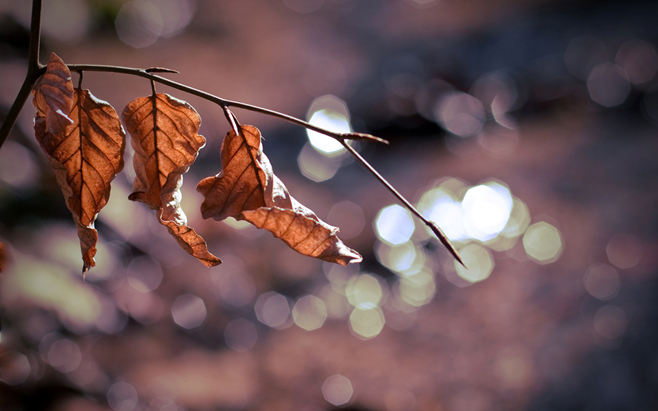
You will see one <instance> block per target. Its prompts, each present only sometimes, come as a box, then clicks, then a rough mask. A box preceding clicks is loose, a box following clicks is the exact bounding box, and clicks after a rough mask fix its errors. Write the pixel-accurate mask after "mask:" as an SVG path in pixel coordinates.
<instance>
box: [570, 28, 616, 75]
mask: <svg viewBox="0 0 658 411" xmlns="http://www.w3.org/2000/svg"><path fill="white" fill-rule="evenodd" d="M609 58H610V56H609V54H608V50H607V47H606V45H605V44H604V43H603V42H602V41H601V40H599V39H597V38H596V37H594V36H591V35H584V36H580V37H576V38H575V39H573V40H571V42H569V45H568V46H567V49H566V51H565V52H564V61H565V63H566V65H567V69H568V70H569V72H570V73H571V74H573V75H574V76H575V77H577V78H579V79H581V80H587V77H589V75H590V73H591V72H592V69H593V68H594V67H596V66H598V65H599V64H603V63H605V62H607V61H608V60H609Z"/></svg>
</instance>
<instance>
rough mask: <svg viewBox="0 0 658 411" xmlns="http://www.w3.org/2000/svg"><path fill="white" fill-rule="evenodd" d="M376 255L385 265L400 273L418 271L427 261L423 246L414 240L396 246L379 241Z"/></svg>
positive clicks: (405, 273) (407, 273)
mask: <svg viewBox="0 0 658 411" xmlns="http://www.w3.org/2000/svg"><path fill="white" fill-rule="evenodd" d="M375 256H376V257H377V260H378V261H379V262H380V263H382V265H383V266H384V267H386V268H388V269H390V270H391V271H394V272H396V273H398V274H400V275H410V274H413V273H416V272H418V271H419V270H420V269H422V268H423V266H424V265H425V262H426V261H427V258H426V255H425V251H424V250H423V248H422V247H420V246H419V245H417V244H416V243H414V242H412V241H408V242H406V243H404V244H400V245H394V246H389V245H387V244H385V243H379V244H377V245H376V246H375Z"/></svg>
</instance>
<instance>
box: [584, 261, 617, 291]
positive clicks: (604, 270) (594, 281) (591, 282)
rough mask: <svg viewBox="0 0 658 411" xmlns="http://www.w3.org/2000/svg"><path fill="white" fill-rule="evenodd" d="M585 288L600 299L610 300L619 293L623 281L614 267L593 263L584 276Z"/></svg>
mask: <svg viewBox="0 0 658 411" xmlns="http://www.w3.org/2000/svg"><path fill="white" fill-rule="evenodd" d="M583 282H584V284H585V289H586V290H587V292H588V293H590V295H592V296H593V297H596V298H598V299H599V300H609V299H611V298H613V297H614V296H615V295H617V292H618V291H619V287H620V286H621V281H620V279H619V273H617V270H615V269H614V267H612V266H609V265H608V264H604V263H597V264H592V265H590V266H589V267H588V268H587V272H586V273H585V277H584V278H583Z"/></svg>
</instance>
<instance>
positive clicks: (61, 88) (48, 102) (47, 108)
mask: <svg viewBox="0 0 658 411" xmlns="http://www.w3.org/2000/svg"><path fill="white" fill-rule="evenodd" d="M33 103H34V106H35V107H36V108H37V110H38V112H39V113H41V115H42V116H43V117H44V118H45V121H46V127H45V131H46V132H48V133H54V134H58V133H62V132H64V130H65V129H66V127H68V126H70V125H72V124H73V120H72V119H71V117H70V116H69V113H70V112H71V110H72V108H73V83H72V82H71V72H70V71H69V69H68V67H67V66H66V64H64V62H63V61H62V59H60V58H59V57H58V56H57V55H56V54H55V53H52V54H51V55H50V61H49V62H48V65H47V66H46V72H45V73H44V75H43V76H41V78H40V79H39V81H38V83H37V85H36V86H35V91H34V100H33Z"/></svg>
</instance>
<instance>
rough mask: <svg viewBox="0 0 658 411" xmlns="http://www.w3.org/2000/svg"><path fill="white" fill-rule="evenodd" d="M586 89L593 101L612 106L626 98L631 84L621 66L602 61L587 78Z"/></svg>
mask: <svg viewBox="0 0 658 411" xmlns="http://www.w3.org/2000/svg"><path fill="white" fill-rule="evenodd" d="M587 90H588V91H589V95H590V97H591V98H592V100H594V101H595V102H597V103H599V104H600V105H602V106H604V107H614V106H617V105H619V104H621V103H623V102H624V101H625V100H626V97H628V93H630V91H631V84H630V80H629V79H628V74H626V71H625V70H624V69H623V68H621V67H619V66H618V65H616V64H612V63H603V64H601V65H598V66H596V67H594V69H593V70H592V73H591V74H590V75H589V77H588V78H587Z"/></svg>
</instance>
